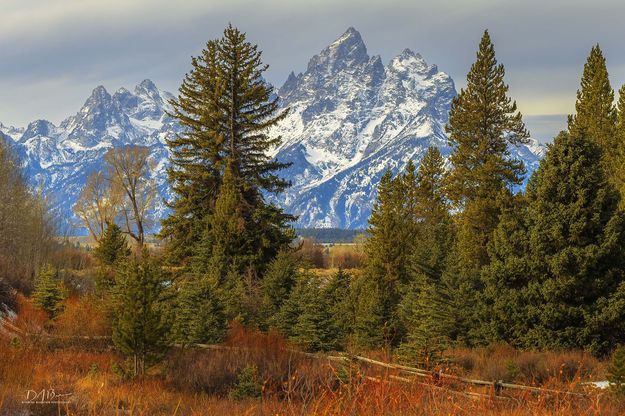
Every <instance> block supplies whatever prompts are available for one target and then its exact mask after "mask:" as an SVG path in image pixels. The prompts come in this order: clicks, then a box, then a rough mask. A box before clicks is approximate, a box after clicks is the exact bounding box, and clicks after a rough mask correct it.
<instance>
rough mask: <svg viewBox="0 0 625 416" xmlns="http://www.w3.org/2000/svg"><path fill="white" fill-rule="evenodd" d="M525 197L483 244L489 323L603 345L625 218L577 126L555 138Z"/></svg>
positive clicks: (535, 342)
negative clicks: (487, 259) (488, 257)
mask: <svg viewBox="0 0 625 416" xmlns="http://www.w3.org/2000/svg"><path fill="white" fill-rule="evenodd" d="M527 200H528V201H527V211H526V214H522V215H519V216H517V219H514V217H513V216H509V217H506V216H504V217H503V219H502V222H501V224H500V226H499V228H498V230H497V232H496V236H497V237H496V239H495V240H494V244H493V245H492V247H491V248H492V250H491V254H492V257H493V263H492V264H491V266H490V267H489V268H486V269H485V273H484V278H485V282H486V284H487V287H488V288H490V289H489V290H487V292H486V293H487V294H489V296H490V298H491V299H494V301H493V315H492V318H493V320H494V321H496V323H495V325H491V327H494V328H495V333H496V336H498V337H501V338H503V339H504V340H506V341H509V342H511V343H513V344H515V345H519V346H524V347H527V348H545V349H547V348H549V349H553V348H558V349H562V348H585V349H589V350H591V351H593V352H594V353H596V354H603V353H605V352H606V351H608V350H609V349H610V348H611V346H612V345H613V343H614V341H615V338H616V339H618V338H622V336H621V335H619V334H616V333H614V332H615V329H618V328H621V327H622V324H621V322H622V316H624V315H623V313H621V314H620V316H614V312H615V310H616V311H619V308H617V307H616V306H615V304H618V303H620V302H617V300H618V297H619V296H621V295H620V294H619V293H620V291H619V287H622V286H623V285H622V282H623V281H624V279H625V256H624V254H625V253H624V250H625V218H624V217H623V214H622V213H620V212H619V211H618V210H617V205H618V203H619V195H618V192H616V190H615V189H614V187H613V185H612V184H611V183H610V182H609V181H608V180H607V178H606V175H605V172H604V170H603V167H602V165H601V149H600V147H599V146H598V145H597V144H595V143H594V140H592V139H590V138H589V137H588V135H587V133H586V130H584V129H579V130H578V129H576V128H573V130H572V131H571V132H563V133H561V134H560V135H559V136H558V137H556V139H555V141H554V143H553V145H552V146H551V147H550V148H549V151H548V152H547V155H546V157H545V159H544V160H543V161H542V162H541V164H540V167H539V169H538V170H537V171H536V172H535V174H534V175H533V177H532V179H531V180H530V183H529V185H528V189H527ZM522 210H524V208H523V207H521V208H520V209H518V212H523V211H522ZM611 300H614V301H612V302H610V301H611ZM622 309H623V308H620V310H621V312H625V311H623V310H622Z"/></svg>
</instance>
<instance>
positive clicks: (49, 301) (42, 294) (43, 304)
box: [33, 264, 66, 318]
mask: <svg viewBox="0 0 625 416" xmlns="http://www.w3.org/2000/svg"><path fill="white" fill-rule="evenodd" d="M65 298H66V290H65V287H64V286H63V282H62V281H61V280H60V279H59V276H58V273H57V272H56V270H54V268H53V267H52V265H50V264H46V265H44V266H43V267H42V269H41V270H40V271H39V275H38V276H37V279H36V280H35V291H34V292H33V300H34V302H35V305H37V306H39V307H40V308H41V309H43V310H44V311H46V313H47V314H48V315H49V316H50V318H55V317H56V316H57V315H58V314H59V313H60V312H61V311H62V310H63V300H64V299H65Z"/></svg>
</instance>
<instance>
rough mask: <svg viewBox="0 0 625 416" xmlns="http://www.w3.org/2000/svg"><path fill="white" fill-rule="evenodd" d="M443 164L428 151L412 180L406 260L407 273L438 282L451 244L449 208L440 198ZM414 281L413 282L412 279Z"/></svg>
mask: <svg viewBox="0 0 625 416" xmlns="http://www.w3.org/2000/svg"><path fill="white" fill-rule="evenodd" d="M444 179H445V168H444V160H443V157H442V156H441V153H440V152H439V150H438V149H437V148H435V147H430V148H429V149H428V150H427V152H426V154H425V156H424V157H423V159H422V160H421V165H420V166H419V170H418V172H417V175H416V178H415V184H416V187H415V196H414V201H415V202H414V203H413V205H414V208H412V209H413V210H414V212H415V216H416V218H417V219H416V224H415V226H414V227H415V229H416V232H415V234H416V235H415V236H414V237H413V238H414V241H413V242H412V253H411V256H410V261H409V264H410V267H411V269H410V272H411V273H412V275H413V276H414V274H415V273H416V274H419V275H422V274H423V273H426V274H428V275H429V276H430V277H433V278H434V279H435V280H436V281H439V280H440V279H441V275H442V273H443V270H444V268H445V263H446V259H447V255H448V254H449V252H450V250H451V248H452V244H453V241H454V229H453V225H452V222H451V217H450V214H449V206H448V203H447V200H446V198H445V195H444V187H443V186H444V185H443V181H444ZM413 280H414V279H413Z"/></svg>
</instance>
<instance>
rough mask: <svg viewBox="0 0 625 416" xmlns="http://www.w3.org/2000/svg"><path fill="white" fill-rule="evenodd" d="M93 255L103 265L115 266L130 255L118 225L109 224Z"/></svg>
mask: <svg viewBox="0 0 625 416" xmlns="http://www.w3.org/2000/svg"><path fill="white" fill-rule="evenodd" d="M93 255H94V257H95V258H96V259H98V260H99V261H100V263H101V264H102V265H106V266H113V265H114V264H115V263H116V262H117V261H119V260H121V259H123V258H125V257H128V256H129V255H130V248H129V247H128V242H127V241H126V238H125V237H124V234H123V233H122V230H121V229H120V228H119V227H118V226H117V224H110V223H109V224H107V226H106V229H105V230H104V233H102V236H101V237H100V240H99V241H98V245H97V246H96V248H95V249H94V250H93Z"/></svg>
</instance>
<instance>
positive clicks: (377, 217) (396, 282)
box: [356, 170, 414, 347]
mask: <svg viewBox="0 0 625 416" xmlns="http://www.w3.org/2000/svg"><path fill="white" fill-rule="evenodd" d="M409 175H411V173H410V170H409ZM411 177H412V176H411ZM412 182H414V181H412ZM407 193H413V194H414V192H410V191H409V187H408V186H407V181H406V180H405V177H403V176H401V175H400V176H398V177H396V178H393V177H392V174H391V172H390V171H387V172H386V173H385V174H384V176H382V178H381V180H380V184H379V186H378V197H377V200H376V202H375V204H374V206H373V211H372V213H371V217H370V218H369V229H368V232H369V239H368V240H367V243H366V246H365V250H366V253H367V264H366V268H365V271H364V275H363V277H362V278H363V279H364V280H366V281H368V282H364V283H363V284H362V285H361V287H362V288H364V287H367V288H370V289H371V290H372V292H371V293H367V291H366V290H364V291H362V292H359V295H360V296H364V297H366V298H367V299H362V301H359V302H358V305H359V307H358V308H357V315H358V316H357V325H356V330H357V331H358V332H359V333H358V334H356V338H357V339H358V340H359V341H358V342H359V343H360V344H361V345H362V346H366V347H373V346H381V345H382V344H381V343H382V342H385V341H388V342H391V343H396V342H397V341H398V339H399V338H400V337H401V328H400V325H399V321H398V319H397V305H398V304H399V300H400V296H401V290H402V285H404V284H406V283H407V282H408V281H409V273H408V261H407V260H408V258H409V255H410V254H409V253H410V249H411V245H410V241H411V240H412V238H413V237H414V235H413V231H414V227H413V225H414V216H413V215H412V213H410V212H408V210H407V209H406V207H407V206H409V204H410V202H408V201H409V200H408V201H407V199H406V194H407ZM372 296H377V298H376V299H369V298H370V297H372ZM369 314H373V315H371V316H366V315H369ZM378 314H379V315H378ZM365 322H366V323H365ZM369 324H371V325H373V327H367V328H365V327H366V326H367V325H369ZM367 337H371V339H370V340H366V339H365V338H367Z"/></svg>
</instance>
